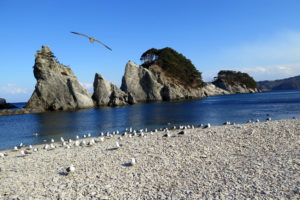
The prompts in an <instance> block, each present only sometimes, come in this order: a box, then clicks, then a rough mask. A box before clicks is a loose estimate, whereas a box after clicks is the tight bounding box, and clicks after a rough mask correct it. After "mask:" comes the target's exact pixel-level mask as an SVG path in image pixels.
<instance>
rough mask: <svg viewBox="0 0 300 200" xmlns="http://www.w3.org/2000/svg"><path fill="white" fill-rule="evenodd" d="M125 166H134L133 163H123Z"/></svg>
mask: <svg viewBox="0 0 300 200" xmlns="http://www.w3.org/2000/svg"><path fill="white" fill-rule="evenodd" d="M122 166H123V167H132V165H131V163H124V164H122Z"/></svg>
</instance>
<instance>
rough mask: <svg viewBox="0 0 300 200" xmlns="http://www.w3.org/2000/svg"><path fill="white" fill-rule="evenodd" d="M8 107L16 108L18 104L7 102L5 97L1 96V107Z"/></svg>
mask: <svg viewBox="0 0 300 200" xmlns="http://www.w3.org/2000/svg"><path fill="white" fill-rule="evenodd" d="M8 108H16V106H14V105H13V104H11V103H6V100H5V99H3V98H0V109H8Z"/></svg>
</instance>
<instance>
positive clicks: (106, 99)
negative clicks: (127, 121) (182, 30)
mask: <svg viewBox="0 0 300 200" xmlns="http://www.w3.org/2000/svg"><path fill="white" fill-rule="evenodd" d="M92 98H93V100H94V101H95V104H96V106H122V105H126V104H132V103H134V102H135V100H134V99H132V98H130V96H129V98H128V94H127V93H125V92H123V91H122V90H120V89H119V88H118V87H117V86H116V85H114V84H112V83H110V82H108V81H106V80H104V78H103V77H102V76H101V75H100V74H98V73H96V75H95V79H94V94H93V96H92Z"/></svg>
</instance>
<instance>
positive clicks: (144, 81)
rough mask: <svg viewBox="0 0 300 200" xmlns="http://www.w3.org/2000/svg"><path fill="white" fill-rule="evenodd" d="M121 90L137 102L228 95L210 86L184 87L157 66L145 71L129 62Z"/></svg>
mask: <svg viewBox="0 0 300 200" xmlns="http://www.w3.org/2000/svg"><path fill="white" fill-rule="evenodd" d="M121 89H122V90H123V91H124V92H126V93H130V94H131V95H132V96H133V98H134V99H135V100H136V101H137V102H145V101H162V100H165V101H169V100H180V99H192V98H201V97H206V96H211V95H220V94H228V92H226V91H224V90H222V89H220V88H217V87H215V86H214V85H212V84H206V85H205V86H204V87H203V88H192V87H185V86H184V85H182V84H180V83H177V82H176V81H174V80H172V79H170V78H169V77H167V76H165V75H164V72H163V71H162V70H161V69H160V68H159V67H158V66H152V67H150V68H149V69H146V68H144V67H140V66H138V65H137V64H135V63H133V62H131V61H129V62H128V63H127V64H126V68H125V74H124V76H123V79H122V85H121Z"/></svg>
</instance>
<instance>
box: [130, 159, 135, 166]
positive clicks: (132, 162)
mask: <svg viewBox="0 0 300 200" xmlns="http://www.w3.org/2000/svg"><path fill="white" fill-rule="evenodd" d="M130 165H131V166H134V165H135V158H131V162H130Z"/></svg>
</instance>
